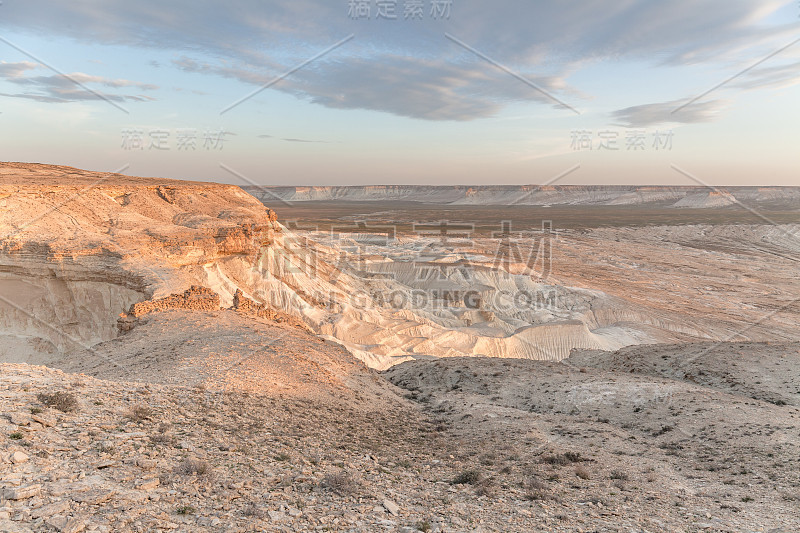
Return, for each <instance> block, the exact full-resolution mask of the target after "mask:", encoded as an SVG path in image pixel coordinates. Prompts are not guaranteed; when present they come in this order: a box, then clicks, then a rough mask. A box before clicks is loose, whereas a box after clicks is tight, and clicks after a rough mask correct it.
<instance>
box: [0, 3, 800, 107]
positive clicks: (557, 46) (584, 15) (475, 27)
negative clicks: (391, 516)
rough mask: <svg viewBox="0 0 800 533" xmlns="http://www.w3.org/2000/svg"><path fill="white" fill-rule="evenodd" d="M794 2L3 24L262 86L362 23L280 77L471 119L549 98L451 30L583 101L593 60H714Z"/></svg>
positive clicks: (280, 10)
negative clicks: (150, 52)
mask: <svg viewBox="0 0 800 533" xmlns="http://www.w3.org/2000/svg"><path fill="white" fill-rule="evenodd" d="M785 3H786V2H785V1H784V0H672V1H670V2H648V1H645V0H643V1H639V2H636V1H624V2H615V3H614V2H612V3H609V2H607V1H605V0H562V1H559V2H551V1H544V0H538V1H537V0H496V1H494V2H485V1H484V0H456V1H455V2H453V6H452V13H451V17H450V19H449V20H447V21H436V20H432V19H431V17H429V16H427V14H426V16H425V18H424V20H422V21H413V22H412V21H405V20H403V19H402V14H401V15H400V19H399V20H395V21H379V20H374V9H375V6H374V5H373V6H372V8H373V18H372V19H371V20H352V19H350V18H349V17H348V13H347V2H345V1H340V2H339V1H336V2H331V1H330V0H293V1H291V2H286V1H285V0H263V1H261V2H257V3H254V2H236V1H232V2H226V3H219V2H209V3H197V2H195V1H190V0H175V1H173V2H168V3H163V2H156V1H155V0H140V1H139V2H135V3H131V2H129V1H127V0H106V1H105V2H104V3H103V7H102V8H99V7H98V5H97V3H96V2H95V1H94V0H71V1H70V2H63V3H52V2H49V1H47V0H27V1H26V2H13V3H7V4H6V5H4V6H3V10H4V13H3V14H4V16H3V18H2V19H1V20H0V28H2V27H5V28H9V27H10V28H14V29H20V28H24V29H25V30H27V31H31V32H36V33H39V34H45V35H61V36H68V37H71V38H74V39H76V40H79V41H82V42H87V43H91V44H98V43H99V44H109V45H125V46H133V47H137V48H152V49H158V50H173V51H175V52H176V53H179V54H181V55H183V56H185V57H184V58H183V59H181V60H178V61H177V62H176V63H174V66H176V67H178V68H182V69H184V70H186V71H190V72H195V73H201V74H206V75H209V76H222V77H228V78H233V79H237V80H239V81H241V82H243V83H246V84H249V85H252V86H253V87H256V86H259V85H263V84H264V83H266V82H268V81H270V80H272V79H274V78H275V77H277V76H279V75H281V74H283V73H285V72H287V71H288V70H289V69H291V68H293V67H295V66H297V65H299V64H301V63H302V62H304V61H306V60H308V59H309V58H310V57H312V56H314V55H315V54H318V53H319V52H320V51H322V50H324V49H325V48H327V47H329V46H331V45H332V44H333V43H335V42H337V41H339V40H340V39H342V38H344V37H346V36H348V35H350V34H355V35H356V38H355V39H353V40H352V41H351V42H348V43H347V44H346V45H344V46H343V47H341V48H340V49H337V50H335V51H333V52H331V53H330V54H329V55H326V56H325V57H323V58H321V59H319V60H318V61H315V62H313V63H311V64H309V65H308V66H306V67H304V68H302V69H300V70H298V71H297V72H295V73H293V74H292V75H291V76H289V77H287V79H286V80H283V81H281V82H279V83H277V84H275V86H274V87H273V89H276V90H281V91H285V92H289V93H292V94H295V95H296V96H298V97H299V98H304V99H307V100H308V101H312V102H315V103H318V104H320V105H323V106H327V107H332V108H339V109H369V110H378V111H384V112H387V113H392V114H395V115H400V116H404V117H412V118H417V119H427V120H458V121H463V120H471V119H476V118H484V117H489V116H492V115H495V114H497V113H498V112H499V111H500V110H501V109H503V108H504V107H505V106H507V105H509V104H510V103H513V102H526V101H533V102H539V103H542V104H545V105H548V106H550V105H552V101H551V100H550V99H549V98H547V97H545V96H544V95H542V94H539V93H537V91H535V90H534V89H532V88H531V87H529V86H526V85H525V84H524V83H522V82H520V81H519V80H515V79H514V78H513V77H511V76H510V75H509V74H507V73H503V72H500V71H498V70H497V69H496V68H495V67H494V66H492V65H491V64H489V63H488V62H486V61H484V60H483V59H480V58H479V57H476V56H475V55H474V54H473V53H471V52H469V51H467V50H465V49H463V48H461V47H459V46H457V45H456V44H455V43H453V42H451V41H449V40H448V39H446V38H445V37H444V33H445V32H449V33H450V34H452V35H453V36H455V37H457V38H458V39H460V40H462V41H463V42H465V43H467V44H468V45H470V46H472V47H475V49H476V50H478V51H480V52H481V53H482V54H485V55H486V56H488V57H490V58H492V59H493V60H495V61H498V62H500V63H502V64H504V65H507V66H508V67H509V68H510V69H512V70H513V71H515V72H519V73H520V74H521V75H523V76H526V77H529V78H531V79H532V80H533V81H535V82H536V83H537V84H539V85H541V86H542V87H543V88H544V89H546V90H547V91H548V92H551V93H552V94H553V95H554V96H557V97H558V98H560V99H562V100H564V101H566V102H567V103H569V104H570V105H574V106H575V107H578V108H580V103H581V102H582V98H583V95H582V94H581V93H580V92H579V90H578V88H574V87H571V86H570V83H569V80H570V75H571V74H572V73H575V72H577V71H579V70H580V69H581V68H584V67H585V66H586V65H588V64H591V63H594V62H598V61H604V60H613V61H624V60H629V61H637V62H638V61H646V62H648V63H650V64H655V65H686V64H690V63H692V64H707V65H715V66H716V65H720V64H721V63H722V62H727V61H732V60H735V59H740V58H743V57H752V56H758V55H759V54H760V53H761V52H760V51H761V50H763V49H766V50H769V49H770V48H771V47H774V43H775V41H776V40H780V39H783V38H784V37H787V36H789V35H794V34H796V32H797V24H784V25H776V24H768V23H767V22H766V21H767V19H768V17H769V16H770V15H771V14H772V13H773V12H774V11H776V10H777V9H779V8H780V7H782V6H783V5H784V4H785ZM372 4H374V2H373V3H372ZM400 5H402V3H401V2H399V3H398V9H399V11H402V9H401V8H400ZM426 5H427V3H426ZM787 38H788V37H787ZM190 57H193V58H203V59H202V60H198V59H192V58H190ZM755 83H757V82H756V81H755V80H753V84H755ZM245 94H246V92H245ZM621 111H624V110H621ZM621 111H620V112H621ZM565 112H567V113H568V112H569V111H566V110H565Z"/></svg>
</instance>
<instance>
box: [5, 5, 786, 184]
mask: <svg viewBox="0 0 800 533" xmlns="http://www.w3.org/2000/svg"><path fill="white" fill-rule="evenodd" d="M411 1H413V0H397V2H396V3H395V2H389V3H394V4H395V5H396V13H397V16H398V18H397V19H396V20H376V19H375V15H376V10H377V5H376V4H377V0H372V1H371V2H370V4H371V13H370V14H371V18H370V19H365V18H361V19H356V20H354V19H353V18H352V17H351V16H350V13H348V4H349V0H324V1H323V0H293V1H290V0H285V1H282V2H281V1H274V0H273V1H260V2H255V1H253V2H242V1H239V2H228V3H219V2H214V3H211V2H190V1H175V2H170V3H169V5H166V6H165V5H162V3H161V2H155V1H152V0H142V1H139V2H135V3H134V2H123V1H122V0H108V1H104V2H99V1H93V0H73V1H71V2H63V3H62V2H47V1H43V0H24V1H23V0H5V1H4V2H3V4H2V5H0V37H2V39H3V41H0V111H2V114H0V124H2V134H1V135H2V137H0V142H1V143H2V144H0V146H2V154H1V155H0V159H2V160H12V161H31V162H43V163H54V164H66V165H73V166H77V167H81V168H87V169H92V170H115V169H117V168H120V167H123V166H125V165H130V166H129V167H128V168H127V170H126V173H129V174H134V175H147V176H165V177H174V178H192V179H201V180H214V181H227V182H230V183H237V184H247V183H259V184H271V185H278V184H363V183H422V184H453V183H464V184H481V183H483V184H498V183H509V184H512V183H546V182H549V181H551V180H552V179H553V178H555V177H557V176H559V175H560V174H562V173H564V172H565V171H566V170H568V169H575V170H574V171H573V172H571V173H570V174H569V175H568V176H566V177H564V178H562V179H561V180H559V181H557V183H586V184H613V183H637V184H658V183H660V184H697V183H698V182H707V183H712V184H717V185H721V184H730V185H746V184H752V185H767V184H772V185H800V179H798V171H797V169H798V168H800V155H798V154H800V150H798V149H797V145H798V141H800V135H798V132H797V129H796V128H797V124H798V123H800V120H799V119H800V88H799V86H798V84H797V81H798V80H800V42H797V43H795V44H792V45H791V46H788V47H787V48H785V49H784V50H782V51H780V52H778V53H776V52H777V51H778V50H780V49H781V48H783V47H786V46H787V45H790V43H794V41H795V40H796V39H800V5H798V4H797V2H781V1H749V0H748V1H746V0H691V1H690V0H674V1H671V2H648V1H638V2H637V1H630V0H628V1H622V2H616V3H609V2H600V1H582V2H578V1H563V2H558V3H555V2H531V1H523V0H519V1H512V0H506V1H498V2H491V3H490V2H485V1H482V0H453V1H452V4H451V6H450V16H449V19H446V20H441V19H434V18H433V17H432V16H431V13H430V10H431V7H432V2H433V1H435V0H424V3H423V5H424V13H423V16H422V19H421V20H406V19H404V17H403V12H404V9H405V4H406V3H407V2H411ZM446 34H448V35H450V36H451V37H452V38H453V39H449V38H448V37H447V36H446ZM351 35H352V36H353V37H352V39H350V40H349V41H347V42H346V43H344V44H342V45H341V46H339V47H338V48H335V49H333V50H331V51H330V52H329V53H327V54H325V55H324V56H322V57H321V58H319V59H317V60H315V61H312V62H310V63H308V64H307V65H305V66H303V67H302V68H300V69H298V70H297V71H296V72H294V73H292V74H291V75H289V76H287V77H285V78H284V79H282V80H280V81H278V82H277V83H274V84H273V85H272V86H271V87H270V88H268V89H266V90H264V91H263V92H261V93H259V94H258V95H256V96H254V97H252V98H250V99H248V100H246V101H244V102H242V103H241V104H239V105H238V106H236V107H234V108H232V109H230V110H229V111H227V112H225V113H221V110H223V109H225V108H226V107H228V106H229V105H231V104H232V103H234V102H236V101H237V100H239V99H241V98H242V97H244V96H246V95H248V94H249V93H251V92H252V91H254V90H255V89H257V88H258V87H259V86H261V85H263V84H266V83H269V82H272V81H274V80H275V79H276V78H277V77H279V76H280V75H282V74H284V73H285V72H286V71H288V70H290V69H293V68H295V67H297V66H299V65H300V64H302V63H304V62H306V61H307V60H309V59H310V58H312V57H313V56H315V55H317V54H319V53H320V52H323V51H324V50H326V49H328V48H330V47H331V46H332V45H334V44H335V43H337V42H340V41H341V40H343V39H345V38H347V37H349V36H351ZM454 39H456V40H458V42H456V41H455V40H454ZM459 43H463V45H465V46H466V47H468V48H470V49H471V50H470V49H467V48H465V46H462V44H459ZM771 54H774V55H772V57H768V56H770V55H771ZM479 56H483V57H479ZM487 59H488V60H487ZM762 60H763V62H761V63H760V64H759V65H758V66H756V67H754V68H752V69H750V70H748V71H747V72H744V73H742V71H743V70H745V69H747V68H748V67H750V66H752V65H753V64H755V63H756V62H759V61H762ZM491 61H494V62H497V63H500V64H502V65H503V66H505V67H507V68H508V69H509V70H510V71H511V73H509V72H505V71H503V70H500V69H499V68H497V66H496V65H493V64H492V63H491ZM54 69H55V70H54ZM56 71H59V72H61V73H66V74H68V75H69V77H70V78H71V79H72V80H75V81H78V82H80V83H81V85H77V84H75V83H74V82H73V81H71V80H70V79H66V78H64V77H63V76H61V75H60V74H58V73H57V72H56ZM512 73H513V74H516V75H517V76H521V77H523V78H525V79H527V80H530V81H531V82H532V83H533V84H534V85H536V86H538V87H540V88H541V89H543V91H544V92H540V91H538V90H537V89H535V88H534V87H532V86H530V85H528V84H526V83H525V82H523V81H521V80H520V79H518V78H517V77H515V76H514V75H512ZM732 77H733V79H731V80H730V81H729V82H727V83H725V84H723V85H722V86H721V87H719V88H717V89H715V90H714V91H711V92H709V93H708V94H707V95H705V96H703V97H702V98H699V99H697V100H696V101H694V102H693V103H691V104H690V105H687V106H686V107H684V108H683V109H681V110H680V111H677V112H672V111H674V110H675V109H676V108H678V107H679V106H682V105H684V104H686V103H688V102H689V101H690V100H692V99H694V98H695V97H697V96H699V95H701V94H702V93H704V92H706V91H707V90H709V89H711V88H712V87H714V86H716V85H719V84H721V83H722V82H724V81H725V80H727V79H729V78H732ZM85 88H89V89H91V90H92V91H94V93H92V92H88V91H87V90H85ZM96 93H100V94H102V95H104V96H105V97H107V98H109V99H111V100H113V102H114V103H116V104H117V105H119V106H121V107H123V108H124V109H125V111H123V110H121V109H119V108H118V107H115V106H114V105H113V104H112V103H109V102H108V101H104V100H102V99H100V98H98V97H97V96H96ZM544 93H546V94H544ZM551 97H552V98H551ZM553 98H554V99H558V100H560V101H562V102H564V103H566V104H568V105H569V106H571V107H574V108H575V109H576V110H578V111H579V112H580V114H577V113H575V112H573V111H572V110H570V109H567V108H565V107H561V106H556V105H554V100H553ZM126 111H127V112H126ZM635 129H636V130H643V133H644V143H645V144H644V149H639V150H636V151H633V150H627V149H626V140H625V139H626V135H631V134H632V130H635ZM125 130H129V131H130V130H133V131H137V130H140V131H141V132H142V136H143V142H144V143H145V146H144V149H142V150H139V149H129V148H130V144H131V141H132V140H135V138H134V137H132V136H131V134H124V133H123V132H124V131H125ZM191 130H195V132H196V135H197V139H196V148H195V149H194V150H191V149H190V150H178V149H177V148H178V143H179V140H185V139H186V138H187V137H191V136H192V131H191ZM577 130H584V131H587V132H590V133H587V134H585V135H584V136H583V137H581V138H582V139H583V141H584V143H586V142H588V143H590V144H591V145H592V146H593V149H592V150H587V149H582V150H575V147H574V146H572V145H571V143H572V141H573V135H574V132H575V131H577ZM159 131H161V132H165V134H166V135H167V137H166V139H165V141H164V146H165V147H166V148H168V149H165V150H156V149H154V148H150V147H149V143H150V138H151V136H158V135H159V133H158V132H159ZM219 131H225V132H229V133H228V134H226V135H225V137H224V141H223V142H222V148H221V149H220V147H219V145H218V144H217V145H216V146H212V145H210V144H209V146H206V147H204V146H203V144H204V136H206V135H212V136H213V135H218V132H219ZM601 131H605V132H609V134H610V135H612V136H613V135H617V136H618V145H619V148H620V149H619V150H617V151H609V150H603V149H598V148H597V144H598V143H599V142H600V138H599V136H600V132H601ZM656 131H659V132H662V133H663V132H667V131H671V132H672V138H671V141H672V146H671V148H670V149H665V148H664V147H662V148H661V149H660V150H656V149H655V148H654V147H653V142H654V134H655V132H656ZM206 132H208V133H206ZM587 136H588V137H587ZM124 138H125V139H124ZM123 140H126V142H128V144H129V146H128V147H123ZM209 142H210V141H209ZM584 146H585V145H584ZM223 165H224V167H226V168H228V169H231V170H232V171H233V172H234V173H235V174H234V173H231V172H230V171H228V170H225V169H224V168H223ZM578 165H579V167H578ZM671 165H677V166H678V167H680V168H682V169H684V170H685V171H687V172H688V173H690V174H692V175H693V176H695V177H696V179H697V181H693V180H691V179H689V178H686V177H685V176H683V175H680V174H678V173H677V172H675V171H674V170H673V169H672V168H671ZM237 174H238V175H237Z"/></svg>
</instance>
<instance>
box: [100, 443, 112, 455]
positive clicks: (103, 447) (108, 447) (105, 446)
mask: <svg viewBox="0 0 800 533" xmlns="http://www.w3.org/2000/svg"><path fill="white" fill-rule="evenodd" d="M97 451H99V452H100V453H108V454H112V453H114V452H116V451H117V449H116V448H114V445H113V444H109V443H107V442H101V443H100V444H99V445H98V446H97Z"/></svg>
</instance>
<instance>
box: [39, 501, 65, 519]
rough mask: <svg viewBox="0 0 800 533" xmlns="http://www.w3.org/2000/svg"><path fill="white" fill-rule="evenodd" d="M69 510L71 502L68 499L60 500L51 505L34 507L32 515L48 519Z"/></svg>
mask: <svg viewBox="0 0 800 533" xmlns="http://www.w3.org/2000/svg"><path fill="white" fill-rule="evenodd" d="M68 510H69V502H68V501H66V500H62V501H60V502H56V503H51V504H49V505H45V506H43V507H39V508H38V509H32V510H31V516H32V517H33V518H44V519H47V518H50V517H51V516H54V515H60V514H64V513H66V512H67V511H68Z"/></svg>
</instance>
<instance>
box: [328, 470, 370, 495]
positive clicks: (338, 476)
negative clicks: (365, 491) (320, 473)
mask: <svg viewBox="0 0 800 533" xmlns="http://www.w3.org/2000/svg"><path fill="white" fill-rule="evenodd" d="M321 486H322V488H324V489H327V490H329V491H331V492H335V493H336V494H338V495H339V496H350V495H352V494H355V493H356V492H357V491H358V489H359V486H360V484H359V482H358V480H357V479H356V478H355V477H354V476H353V475H352V474H350V473H349V472H346V471H341V472H335V473H331V474H327V475H326V476H325V477H324V478H323V479H322V484H321Z"/></svg>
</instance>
